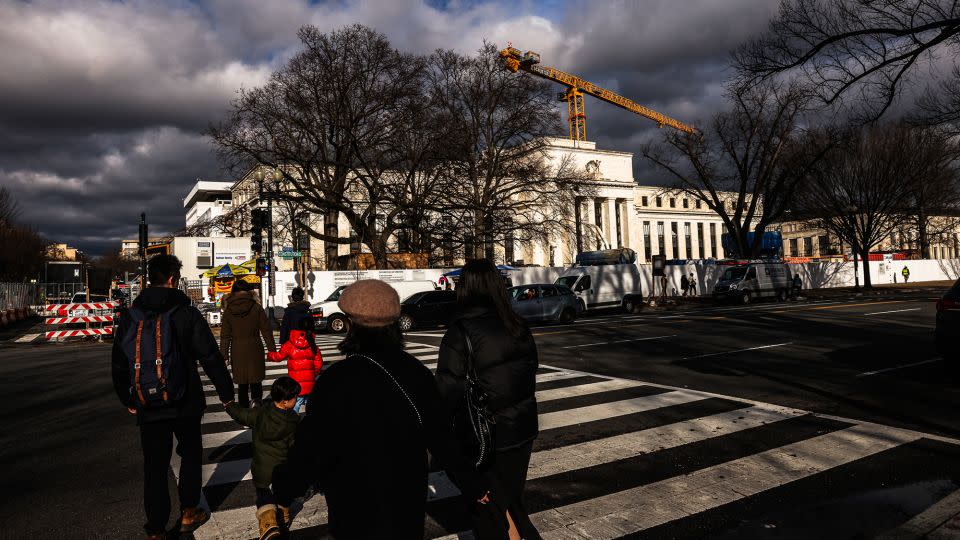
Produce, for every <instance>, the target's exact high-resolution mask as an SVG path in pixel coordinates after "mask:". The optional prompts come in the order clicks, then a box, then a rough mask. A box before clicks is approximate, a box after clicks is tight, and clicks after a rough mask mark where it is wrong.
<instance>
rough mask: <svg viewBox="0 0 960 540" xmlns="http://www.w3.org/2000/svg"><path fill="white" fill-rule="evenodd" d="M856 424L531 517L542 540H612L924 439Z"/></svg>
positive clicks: (891, 430) (901, 432)
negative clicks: (608, 539) (577, 539)
mask: <svg viewBox="0 0 960 540" xmlns="http://www.w3.org/2000/svg"><path fill="white" fill-rule="evenodd" d="M919 438H920V437H919V436H918V435H916V434H913V433H910V432H905V431H903V430H898V429H893V428H888V429H883V430H880V431H879V432H878V431H877V429H876V428H873V427H870V428H866V427H864V426H859V425H858V426H852V427H849V428H846V429H843V430H840V431H836V432H832V433H828V434H826V435H821V436H819V437H814V438H812V439H807V440H804V441H801V442H798V443H794V444H789V445H786V446H781V447H778V448H775V449H772V450H768V451H765V452H760V453H758V454H754V455H751V456H747V457H744V458H740V459H737V460H733V461H728V462H726V463H722V464H720V465H716V466H713V467H707V468H705V469H700V470H698V471H696V472H693V473H691V474H687V475H684V476H679V477H672V478H668V479H666V480H662V481H660V482H654V483H652V484H646V485H643V486H639V487H636V488H632V489H627V490H624V491H619V492H616V493H610V494H608V495H604V496H601V497H597V498H594V499H589V500H586V501H582V502H579V503H574V504H570V505H566V506H563V507H559V508H552V509H550V510H545V511H543V512H539V513H537V514H534V515H533V516H531V519H532V520H533V523H534V525H535V526H536V527H537V529H538V530H539V531H540V533H541V534H542V535H543V537H544V538H545V539H571V538H582V539H587V538H589V539H591V540H595V539H596V540H599V539H607V538H610V539H612V538H619V537H621V536H624V535H627V534H632V533H636V532H639V531H643V530H646V529H649V528H651V527H656V526H658V525H662V524H664V523H669V522H671V521H674V520H677V519H680V518H683V517H687V516H690V515H693V514H697V513H700V512H703V511H705V510H708V509H711V508H717V507H719V506H722V505H725V504H729V503H731V502H734V501H736V500H739V499H742V498H744V497H749V496H751V495H754V494H757V493H761V492H763V491H766V490H769V489H773V488H776V487H779V486H781V485H784V484H787V483H790V482H794V481H797V480H800V479H802V478H806V477H808V476H811V475H813V474H816V473H819V472H822V471H825V470H828V469H832V468H834V467H838V466H840V465H843V464H845V463H850V462H852V461H856V460H858V459H863V458H865V457H868V456H871V455H874V454H876V453H878V452H882V451H884V450H888V449H891V448H895V447H897V446H900V445H902V444H906V443H909V442H912V441H915V440H917V439H919Z"/></svg>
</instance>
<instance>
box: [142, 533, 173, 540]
mask: <svg viewBox="0 0 960 540" xmlns="http://www.w3.org/2000/svg"><path fill="white" fill-rule="evenodd" d="M167 538H169V536H167V533H162V534H148V535H147V540H167Z"/></svg>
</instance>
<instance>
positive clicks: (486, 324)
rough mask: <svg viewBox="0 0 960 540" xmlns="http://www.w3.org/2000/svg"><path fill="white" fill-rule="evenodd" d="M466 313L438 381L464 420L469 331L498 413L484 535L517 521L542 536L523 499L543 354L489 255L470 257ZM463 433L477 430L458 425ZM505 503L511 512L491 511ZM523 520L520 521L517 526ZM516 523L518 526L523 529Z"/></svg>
mask: <svg viewBox="0 0 960 540" xmlns="http://www.w3.org/2000/svg"><path fill="white" fill-rule="evenodd" d="M457 303H458V308H459V310H458V315H457V317H456V318H455V319H454V321H453V322H452V323H451V324H450V325H449V330H447V333H446V335H444V337H443V341H442V342H441V343H440V358H439V361H438V364H437V375H436V377H437V382H438V384H439V387H440V394H441V396H443V399H444V401H445V402H446V404H447V406H448V408H449V409H450V410H451V411H452V414H453V416H454V418H459V419H461V420H460V421H457V422H456V426H457V427H458V428H460V427H462V428H466V426H468V425H469V423H468V421H466V420H463V418H465V417H464V416H463V413H464V412H465V410H464V390H465V386H466V379H465V377H466V366H467V345H466V340H465V337H464V335H463V332H464V331H465V332H466V333H467V334H468V335H469V336H470V340H471V343H472V345H473V351H474V368H475V370H476V373H477V378H478V379H479V382H480V386H481V387H482V388H483V389H484V391H485V392H486V394H487V396H488V398H489V408H490V410H491V412H493V413H494V416H495V419H496V425H495V426H494V446H495V449H496V451H495V452H494V455H493V460H492V463H490V464H489V465H488V466H487V467H485V468H483V469H482V470H481V471H480V472H482V473H483V474H484V475H485V476H486V478H487V480H488V481H489V482H490V485H491V499H492V500H493V502H494V505H489V506H485V507H480V506H478V507H476V508H475V512H474V527H475V530H476V534H477V536H478V538H480V539H482V540H487V539H500V538H508V537H509V536H508V531H511V530H512V529H514V528H515V529H516V531H519V534H520V536H521V537H522V538H539V537H540V536H539V534H538V533H537V531H536V529H534V527H533V524H532V523H530V518H529V517H528V515H527V511H526V509H525V508H524V506H523V489H524V485H525V483H526V479H527V466H528V465H529V463H530V454H531V452H532V450H533V441H534V439H535V438H536V437H537V400H536V397H535V392H536V377H537V365H538V355H537V346H536V343H534V340H533V335H532V334H531V333H530V330H529V329H528V328H527V325H526V323H524V322H523V320H522V319H520V318H519V317H518V316H517V315H516V314H515V313H514V312H513V309H512V308H511V306H510V300H509V299H508V298H507V291H506V287H505V285H504V281H503V278H502V277H501V276H500V272H499V271H498V270H497V268H496V267H495V266H494V265H493V263H491V262H490V261H488V260H476V261H471V262H469V263H467V264H466V265H465V266H464V267H463V270H462V271H461V273H460V282H459V283H458V284H457ZM457 431H458V432H459V433H458V437H459V438H460V440H468V439H469V437H470V435H469V433H465V432H460V431H462V430H461V429H458V430H457ZM494 506H495V507H497V508H503V509H505V511H506V514H508V516H509V518H508V516H507V515H500V514H499V513H495V512H492V511H491V508H492V507H494ZM514 526H515V527H514ZM516 531H511V532H514V533H515V532H516Z"/></svg>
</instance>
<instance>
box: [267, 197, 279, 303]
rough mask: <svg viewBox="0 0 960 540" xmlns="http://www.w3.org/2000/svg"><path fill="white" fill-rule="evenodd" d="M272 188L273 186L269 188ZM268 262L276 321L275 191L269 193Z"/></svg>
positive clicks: (271, 299)
mask: <svg viewBox="0 0 960 540" xmlns="http://www.w3.org/2000/svg"><path fill="white" fill-rule="evenodd" d="M268 189H272V188H268ZM267 264H268V265H269V268H270V292H269V294H270V322H275V321H276V315H275V314H274V312H273V306H274V304H276V299H275V298H274V296H275V295H276V294H277V285H276V282H275V279H274V278H275V277H276V270H275V269H274V268H273V192H272V191H270V192H269V193H268V194H267Z"/></svg>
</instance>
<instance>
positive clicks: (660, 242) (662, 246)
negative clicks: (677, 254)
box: [657, 221, 667, 255]
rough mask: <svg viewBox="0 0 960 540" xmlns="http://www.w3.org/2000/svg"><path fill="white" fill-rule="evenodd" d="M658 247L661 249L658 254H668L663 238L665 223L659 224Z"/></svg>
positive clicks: (659, 222)
mask: <svg viewBox="0 0 960 540" xmlns="http://www.w3.org/2000/svg"><path fill="white" fill-rule="evenodd" d="M657 247H658V248H660V249H659V251H657V253H658V254H660V255H666V254H667V244H666V242H665V241H664V238H663V222H662V221H658V222H657Z"/></svg>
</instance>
